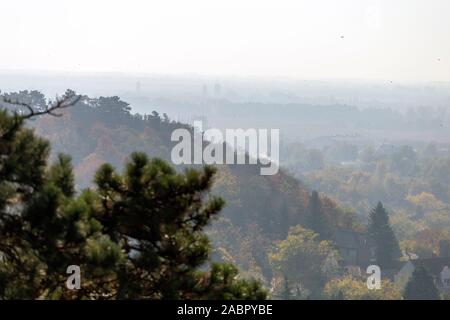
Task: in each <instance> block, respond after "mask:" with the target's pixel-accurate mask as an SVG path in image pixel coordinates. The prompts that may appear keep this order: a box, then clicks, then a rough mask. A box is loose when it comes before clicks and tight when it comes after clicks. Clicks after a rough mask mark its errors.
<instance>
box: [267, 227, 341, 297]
mask: <svg viewBox="0 0 450 320" xmlns="http://www.w3.org/2000/svg"><path fill="white" fill-rule="evenodd" d="M270 259H271V261H272V264H273V266H274V268H275V270H276V271H277V272H278V273H279V276H280V277H282V278H283V279H284V280H285V281H288V282H289V283H290V284H291V285H292V286H295V287H296V288H297V291H305V290H304V289H306V291H308V293H309V295H310V296H311V297H313V298H318V297H320V294H321V291H322V289H323V286H324V285H325V283H326V282H327V280H328V279H329V278H330V277H332V276H333V275H335V274H336V272H337V270H338V260H339V254H338V252H337V251H336V250H335V249H334V246H333V244H332V243H331V242H329V241H324V240H320V239H319V235H318V234H316V233H314V232H313V231H311V230H308V229H305V228H303V227H301V226H295V227H291V229H290V230H289V234H288V237H287V238H286V240H283V241H280V242H279V243H278V244H277V246H276V249H275V251H274V252H273V253H272V254H271V255H270ZM284 283H285V282H284ZM293 289H294V288H293ZM284 290H285V288H284Z"/></svg>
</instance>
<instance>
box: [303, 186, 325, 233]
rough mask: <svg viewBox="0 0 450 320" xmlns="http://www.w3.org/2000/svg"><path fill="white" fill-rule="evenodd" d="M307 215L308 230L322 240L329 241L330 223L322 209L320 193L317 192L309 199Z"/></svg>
mask: <svg viewBox="0 0 450 320" xmlns="http://www.w3.org/2000/svg"><path fill="white" fill-rule="evenodd" d="M307 214H308V216H307V224H308V228H309V229H311V230H312V231H314V232H315V233H317V234H318V235H319V236H320V238H321V239H327V238H328V237H329V236H330V231H329V227H328V222H327V219H326V216H325V213H324V211H323V208H322V202H321V200H320V197H319V193H318V192H317V191H315V190H314V191H313V192H312V193H311V196H310V197H309V203H308V211H307Z"/></svg>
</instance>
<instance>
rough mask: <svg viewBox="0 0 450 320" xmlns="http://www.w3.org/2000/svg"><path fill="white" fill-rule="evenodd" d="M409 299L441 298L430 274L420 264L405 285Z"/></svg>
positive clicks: (405, 296)
mask: <svg viewBox="0 0 450 320" xmlns="http://www.w3.org/2000/svg"><path fill="white" fill-rule="evenodd" d="M403 296H404V298H405V299H407V300H439V291H438V290H437V288H436V286H435V285H434V281H433V279H432V277H431V276H430V274H429V273H428V272H427V270H426V269H425V268H424V267H423V266H418V267H417V268H416V269H415V270H414V272H413V274H412V276H411V279H409V281H408V283H407V284H406V287H405V292H404V295H403Z"/></svg>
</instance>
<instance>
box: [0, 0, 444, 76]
mask: <svg viewBox="0 0 450 320" xmlns="http://www.w3.org/2000/svg"><path fill="white" fill-rule="evenodd" d="M5 2H6V1H3V2H2V3H1V4H0V6H1V7H0V8H1V12H2V17H1V19H0V30H1V31H2V32H1V36H2V37H1V45H0V46H1V47H0V69H3V70H4V69H16V70H17V69H18V70H26V71H28V70H52V71H72V72H95V71H102V72H108V71H113V72H133V73H136V72H142V73H164V74H174V73H199V74H206V75H208V74H211V75H221V74H223V75H238V76H248V75H250V76H282V77H295V78H302V79H321V78H326V79H340V78H346V79H349V78H351V79H383V80H384V79H386V80H387V79H389V80H412V81H415V80H439V81H450V1H449V0H339V1H337V0H308V1H301V0H292V1H288V0H286V1H284V0H273V1H269V0H267V1H266V0H220V1H218V0H189V1H188V0H160V1H148V0H147V1H134V0H127V1H113V0H105V1H100V0H89V1H84V0H67V1H61V0H59V1H57V0H54V1H51V0H40V1H35V0H30V1H25V0H14V1H7V2H6V3H5Z"/></svg>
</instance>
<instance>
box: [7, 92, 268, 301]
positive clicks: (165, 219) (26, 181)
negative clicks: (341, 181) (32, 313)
mask: <svg viewBox="0 0 450 320" xmlns="http://www.w3.org/2000/svg"><path fill="white" fill-rule="evenodd" d="M72 98H73V97H72ZM68 99H71V97H65V98H64V99H63V100H60V101H57V102H56V104H54V105H51V106H49V107H46V108H44V109H39V110H34V109H33V107H32V106H29V105H25V104H21V107H23V108H25V109H26V110H29V113H28V114H26V115H24V114H20V113H14V112H11V109H9V111H7V110H6V109H5V110H0V299H37V298H45V299H81V298H83V299H100V298H101V299H143V298H148V299H162V298H165V299H168V298H170V299H202V298H210V299H263V298H265V296H266V293H265V291H264V290H262V288H261V285H260V284H259V283H258V282H256V281H247V280H238V279H236V277H237V270H236V268H235V267H234V266H232V265H229V264H213V265H212V266H211V267H210V268H209V269H208V268H207V267H206V266H207V262H208V257H209V253H210V249H211V248H210V245H209V240H208V238H207V237H206V235H205V233H204V228H205V227H206V225H207V224H208V223H209V221H210V220H211V219H212V218H213V217H214V216H216V215H217V214H218V213H219V211H220V210H221V208H222V207H223V205H224V202H223V200H222V199H220V198H216V197H212V196H210V195H209V189H210V187H211V185H212V182H213V178H214V174H215V169H214V168H212V167H204V168H203V169H201V170H193V169H187V170H186V171H185V172H184V173H179V172H177V171H175V170H174V169H173V168H172V167H171V166H169V165H168V164H167V163H165V162H164V161H162V160H159V159H154V160H149V159H148V158H147V156H146V155H145V154H142V153H134V154H132V155H131V160H130V162H129V163H128V164H127V166H126V170H125V172H124V173H123V174H122V175H120V174H118V173H116V171H115V170H114V169H113V168H112V166H110V165H108V164H105V165H103V166H102V167H101V168H100V169H99V170H98V172H97V174H96V177H95V182H96V187H95V189H93V190H90V189H87V190H84V191H82V192H81V193H80V194H78V195H77V194H76V193H75V187H74V176H73V169H72V165H71V162H70V157H68V156H65V155H59V156H58V158H57V160H56V162H55V163H54V164H53V165H51V166H48V165H47V158H48V154H49V144H48V142H47V141H45V140H43V139H41V138H39V137H36V136H35V135H34V133H33V131H32V130H30V129H27V128H25V127H24V121H25V120H26V119H29V118H31V117H33V116H36V115H40V114H45V113H50V114H56V113H55V112H57V110H58V109H60V108H64V107H66V106H69V105H71V104H72V102H73V101H72V102H70V101H68ZM70 265H77V266H79V267H80V269H81V275H82V278H81V289H79V290H70V289H67V287H66V280H67V277H68V275H67V273H66V271H67V267H68V266H70ZM200 267H202V270H200Z"/></svg>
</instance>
